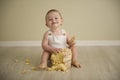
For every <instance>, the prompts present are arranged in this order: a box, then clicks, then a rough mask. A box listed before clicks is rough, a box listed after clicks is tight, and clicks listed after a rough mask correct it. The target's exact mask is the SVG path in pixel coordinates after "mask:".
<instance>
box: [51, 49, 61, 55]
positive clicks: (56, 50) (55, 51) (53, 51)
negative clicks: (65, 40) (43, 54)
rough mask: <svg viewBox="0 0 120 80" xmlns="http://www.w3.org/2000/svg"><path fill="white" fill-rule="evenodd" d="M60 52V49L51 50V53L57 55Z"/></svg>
mask: <svg viewBox="0 0 120 80" xmlns="http://www.w3.org/2000/svg"><path fill="white" fill-rule="evenodd" d="M61 50H62V49H61V48H53V49H52V53H55V54H57V53H59V52H60V51H61Z"/></svg>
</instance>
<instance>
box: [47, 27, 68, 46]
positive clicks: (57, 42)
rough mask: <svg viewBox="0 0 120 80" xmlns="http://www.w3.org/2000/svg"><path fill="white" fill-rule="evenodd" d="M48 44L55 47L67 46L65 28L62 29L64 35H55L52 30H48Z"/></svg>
mask: <svg viewBox="0 0 120 80" xmlns="http://www.w3.org/2000/svg"><path fill="white" fill-rule="evenodd" d="M48 33H49V35H48V44H49V45H50V46H52V47H55V48H67V43H66V35H65V33H66V32H65V30H64V29H62V35H54V34H53V33H52V31H50V30H49V31H48Z"/></svg>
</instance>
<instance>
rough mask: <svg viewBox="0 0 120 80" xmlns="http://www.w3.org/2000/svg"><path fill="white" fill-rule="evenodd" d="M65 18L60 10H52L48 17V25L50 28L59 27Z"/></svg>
mask: <svg viewBox="0 0 120 80" xmlns="http://www.w3.org/2000/svg"><path fill="white" fill-rule="evenodd" d="M62 22H63V19H62V18H61V16H60V14H59V13H58V12H50V13H49V14H48V15H47V17H46V25H47V26H48V27H49V28H52V29H54V28H58V27H60V26H61V25H62Z"/></svg>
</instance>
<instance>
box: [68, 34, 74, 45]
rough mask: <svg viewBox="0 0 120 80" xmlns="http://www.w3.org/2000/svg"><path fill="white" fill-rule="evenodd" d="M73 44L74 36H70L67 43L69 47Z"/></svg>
mask: <svg viewBox="0 0 120 80" xmlns="http://www.w3.org/2000/svg"><path fill="white" fill-rule="evenodd" d="M74 44H75V36H73V37H71V38H70V39H69V40H68V45H69V47H71V46H73V45H74Z"/></svg>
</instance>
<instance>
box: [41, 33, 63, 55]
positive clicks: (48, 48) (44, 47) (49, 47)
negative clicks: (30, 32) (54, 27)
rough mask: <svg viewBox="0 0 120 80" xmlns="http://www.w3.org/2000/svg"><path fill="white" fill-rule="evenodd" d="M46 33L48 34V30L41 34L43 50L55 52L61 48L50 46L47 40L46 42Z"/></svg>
mask: <svg viewBox="0 0 120 80" xmlns="http://www.w3.org/2000/svg"><path fill="white" fill-rule="evenodd" d="M48 35H49V33H48V31H47V32H46V33H45V34H44V36H43V40H42V48H43V49H44V50H45V51H48V52H50V53H53V52H54V53H57V52H59V51H60V50H61V49H59V48H54V47H51V46H50V45H49V42H48Z"/></svg>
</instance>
